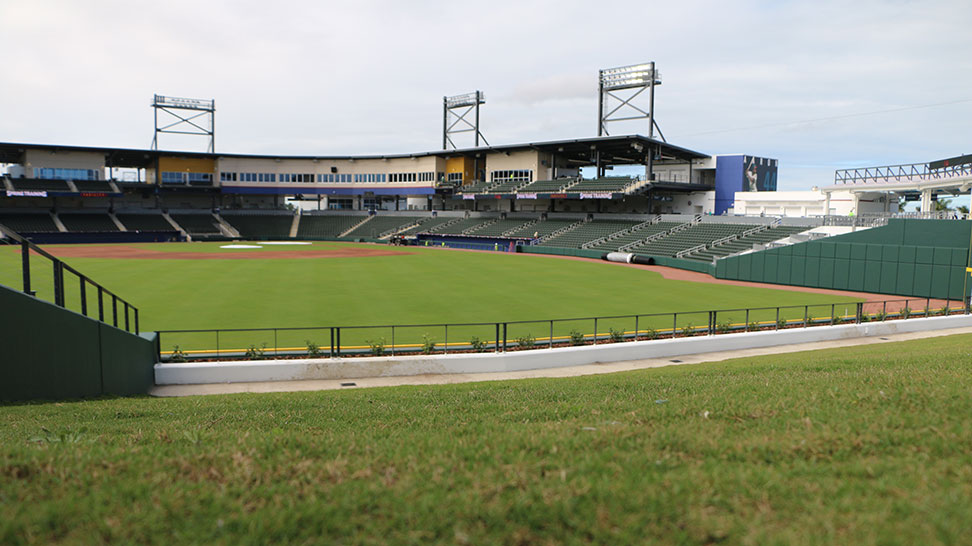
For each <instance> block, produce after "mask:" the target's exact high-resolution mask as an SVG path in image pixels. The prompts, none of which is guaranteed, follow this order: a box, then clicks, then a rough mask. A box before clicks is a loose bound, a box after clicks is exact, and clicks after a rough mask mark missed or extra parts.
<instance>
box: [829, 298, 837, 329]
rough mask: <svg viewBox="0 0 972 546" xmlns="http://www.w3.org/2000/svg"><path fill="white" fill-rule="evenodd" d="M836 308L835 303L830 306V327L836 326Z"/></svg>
mask: <svg viewBox="0 0 972 546" xmlns="http://www.w3.org/2000/svg"><path fill="white" fill-rule="evenodd" d="M835 307H836V304H834V303H831V304H830V325H831V326H833V325H834V310H835Z"/></svg>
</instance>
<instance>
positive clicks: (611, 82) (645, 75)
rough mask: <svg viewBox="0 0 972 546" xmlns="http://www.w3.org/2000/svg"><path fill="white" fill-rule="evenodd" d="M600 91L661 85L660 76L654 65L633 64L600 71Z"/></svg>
mask: <svg viewBox="0 0 972 546" xmlns="http://www.w3.org/2000/svg"><path fill="white" fill-rule="evenodd" d="M600 76H601V87H602V89H607V90H613V89H631V88H633V87H644V86H646V85H661V74H660V73H659V72H658V70H656V69H655V63H643V64H633V65H631V66H620V67H617V68H606V69H603V70H601V71H600Z"/></svg>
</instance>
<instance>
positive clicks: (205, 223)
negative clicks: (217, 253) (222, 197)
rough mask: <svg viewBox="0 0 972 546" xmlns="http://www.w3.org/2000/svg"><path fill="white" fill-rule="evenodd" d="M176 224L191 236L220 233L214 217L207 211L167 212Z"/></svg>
mask: <svg viewBox="0 0 972 546" xmlns="http://www.w3.org/2000/svg"><path fill="white" fill-rule="evenodd" d="M169 216H170V217H172V219H173V220H175V221H176V223H177V224H179V225H180V226H182V229H184V230H186V233H188V234H189V235H192V236H193V237H198V236H210V235H222V232H220V230H219V226H218V225H217V223H216V219H215V218H213V215H212V214H209V213H197V214H192V213H175V212H174V213H171V214H169Z"/></svg>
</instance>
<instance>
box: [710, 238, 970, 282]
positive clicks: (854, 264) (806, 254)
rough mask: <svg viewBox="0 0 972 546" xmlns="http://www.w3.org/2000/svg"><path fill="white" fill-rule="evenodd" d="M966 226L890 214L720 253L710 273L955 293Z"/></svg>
mask: <svg viewBox="0 0 972 546" xmlns="http://www.w3.org/2000/svg"><path fill="white" fill-rule="evenodd" d="M970 230H972V222H969V221H962V220H904V219H894V220H891V221H890V222H889V223H888V225H887V226H883V227H878V228H872V229H867V230H863V231H858V232H854V233H848V234H845V235H837V236H834V237H828V238H827V239H824V240H820V241H809V242H805V243H798V244H795V245H790V246H786V247H780V248H775V249H769V250H764V251H761V252H753V253H751V254H745V255H741V256H733V257H730V258H725V259H722V260H719V261H718V262H717V263H716V273H715V276H716V277H717V278H720V279H733V280H743V281H755V282H768V283H777V284H787V285H794V286H810V287H816V288H834V289H838V290H853V291H859V292H877V293H882V294H895V295H901V296H918V297H926V298H927V297H932V298H952V299H961V298H962V289H963V283H964V281H965V280H966V275H968V273H967V272H966V270H965V268H966V267H967V265H968V263H969V238H970ZM969 284H970V285H972V282H970V283H969Z"/></svg>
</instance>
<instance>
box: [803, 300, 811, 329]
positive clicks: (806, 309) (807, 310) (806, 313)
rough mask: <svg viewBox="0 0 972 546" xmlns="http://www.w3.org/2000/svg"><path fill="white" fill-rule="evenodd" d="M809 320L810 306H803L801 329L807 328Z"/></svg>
mask: <svg viewBox="0 0 972 546" xmlns="http://www.w3.org/2000/svg"><path fill="white" fill-rule="evenodd" d="M809 319H810V306H809V305H804V306H803V327H804V328H806V327H807V320H809Z"/></svg>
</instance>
